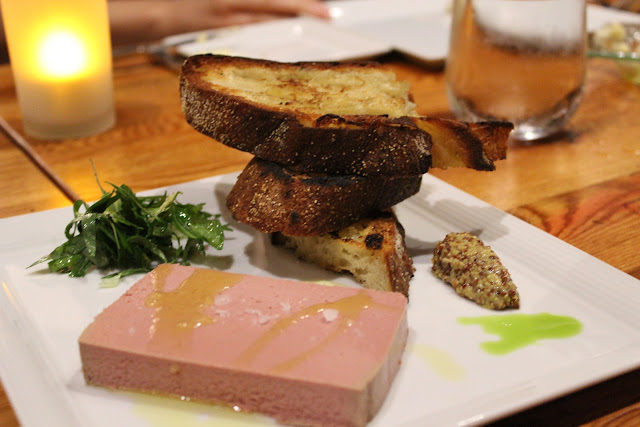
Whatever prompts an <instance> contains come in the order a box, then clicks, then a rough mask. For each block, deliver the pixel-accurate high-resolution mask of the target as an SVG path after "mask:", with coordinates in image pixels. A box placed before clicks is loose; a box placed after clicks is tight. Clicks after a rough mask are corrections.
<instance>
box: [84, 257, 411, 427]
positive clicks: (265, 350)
mask: <svg viewBox="0 0 640 427" xmlns="http://www.w3.org/2000/svg"><path fill="white" fill-rule="evenodd" d="M406 306H407V300H406V298H405V297H404V296H403V295H402V294H400V293H393V292H381V291H372V290H366V289H355V288H347V287H339V286H324V285H318V284H313V283H306V282H296V281H291V280H281V279H271V278H266V277H256V276H250V275H244V274H231V273H225V272H220V271H215V270H208V269H199V268H195V267H184V266H179V265H170V264H163V265H160V266H159V267H157V268H156V269H155V270H154V271H152V272H151V273H149V274H147V275H146V276H144V277H143V278H142V279H141V280H140V281H139V282H137V283H136V284H135V285H133V286H132V287H131V288H130V289H129V290H128V291H127V292H126V293H125V294H124V295H123V296H121V297H120V298H119V299H118V300H117V301H116V302H114V303H113V304H112V305H110V306H109V307H107V308H106V309H105V310H104V311H103V312H102V313H100V314H99V315H98V316H97V317H96V318H95V320H94V321H93V323H91V324H90V325H89V326H88V327H87V328H86V329H85V331H84V332H83V333H82V335H81V337H80V339H79V343H80V355H81V359H82V368H83V372H84V376H85V379H86V381H87V383H89V384H94V385H99V386H104V387H108V388H116V389H128V390H139V391H145V392H152V393H162V394H167V395H174V396H187V397H190V398H192V399H195V400H201V401H209V402H216V403H223V404H226V405H230V406H234V407H237V408H240V409H241V410H243V411H253V412H260V413H263V414H266V415H269V416H272V417H274V418H275V419H276V420H278V421H279V422H281V423H285V424H296V425H323V426H326V425H345V426H346V425H349V426H352V425H364V424H366V422H367V421H368V420H370V419H371V418H373V416H374V415H375V414H376V413H377V411H378V410H379V408H380V406H381V405H382V402H383V401H384V399H385V397H386V395H387V392H388V390H389V388H390V386H391V383H392V381H393V379H394V377H395V374H396V372H397V370H398V368H399V365H400V361H401V358H402V353H403V351H404V347H405V343H406V339H407V319H406Z"/></svg>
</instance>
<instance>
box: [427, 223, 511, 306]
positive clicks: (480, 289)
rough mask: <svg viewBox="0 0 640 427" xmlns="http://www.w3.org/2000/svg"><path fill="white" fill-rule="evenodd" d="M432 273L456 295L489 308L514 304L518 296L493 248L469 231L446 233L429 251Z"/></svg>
mask: <svg viewBox="0 0 640 427" xmlns="http://www.w3.org/2000/svg"><path fill="white" fill-rule="evenodd" d="M432 271H433V274H434V275H435V276H436V277H438V278H440V279H442V280H444V281H445V282H447V283H449V284H451V286H453V289H455V291H456V293H457V294H458V295H461V296H463V297H465V298H468V299H470V300H472V301H475V302H476V303H477V304H479V305H481V306H482V307H485V308H488V309H492V310H502V309H505V308H518V307H519V306H520V296H519V295H518V289H517V288H516V285H515V284H514V283H513V281H512V280H511V275H510V274H509V271H508V270H507V269H506V268H505V267H504V266H503V265H502V263H501V262H500V259H499V258H498V256H497V255H496V254H495V252H493V250H492V249H491V248H490V247H489V246H486V245H485V244H484V243H482V241H481V240H480V239H478V238H477V237H476V236H474V235H473V234H471V233H466V232H464V233H449V234H447V235H446V236H445V238H444V239H443V240H442V241H441V242H438V244H437V245H436V247H435V249H434V252H433V267H432Z"/></svg>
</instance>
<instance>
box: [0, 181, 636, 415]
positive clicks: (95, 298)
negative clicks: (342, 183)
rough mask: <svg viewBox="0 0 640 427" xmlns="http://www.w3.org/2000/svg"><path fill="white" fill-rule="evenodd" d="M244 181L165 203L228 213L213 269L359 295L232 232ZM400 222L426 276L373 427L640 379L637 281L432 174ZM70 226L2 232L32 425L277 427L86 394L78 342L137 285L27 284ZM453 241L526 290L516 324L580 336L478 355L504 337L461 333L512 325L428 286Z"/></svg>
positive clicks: (55, 221)
mask: <svg viewBox="0 0 640 427" xmlns="http://www.w3.org/2000/svg"><path fill="white" fill-rule="evenodd" d="M236 176H237V175H236V174H231V175H223V176H217V177H212V178H208V179H204V180H200V181H194V182H189V183H185V184H180V185H176V186H173V187H170V188H168V189H167V191H170V192H171V191H176V190H178V191H181V192H182V194H181V195H180V196H179V201H180V202H182V203H201V202H203V203H205V209H206V210H207V211H208V212H211V213H217V212H221V213H222V214H223V219H224V220H225V221H226V222H229V223H230V224H231V225H232V227H233V232H230V233H227V234H226V241H225V246H224V249H223V250H222V251H215V250H210V251H209V253H210V255H212V257H211V258H210V260H209V261H210V263H211V264H210V266H213V267H216V268H219V269H223V270H226V271H231V272H237V273H249V274H257V275H264V276H272V277H283V278H291V279H299V280H330V281H335V282H340V283H343V284H345V285H349V286H356V284H355V282H354V281H353V280H352V279H351V278H350V277H348V276H346V275H337V274H334V273H331V272H328V271H324V270H322V269H319V268H316V267H314V266H312V265H310V264H307V263H304V262H301V261H299V260H297V259H296V258H295V257H294V256H293V255H292V254H291V253H289V252H288V251H286V250H284V249H282V248H275V247H272V246H271V244H270V243H269V239H268V237H267V236H265V235H263V234H261V233H258V232H256V231H254V230H253V229H251V228H249V227H247V226H244V225H241V224H237V223H235V222H234V221H233V220H232V219H231V215H230V213H229V212H228V211H227V210H226V208H225V207H224V206H225V203H224V200H225V198H226V194H227V193H228V191H229V190H230V188H231V186H232V185H233V183H234V182H235V179H236ZM164 191H165V189H158V190H154V191H150V192H148V193H150V194H161V193H163V192H164ZM396 212H397V215H398V217H399V219H400V221H401V222H402V224H403V225H404V227H405V229H406V234H407V246H408V248H409V252H410V254H411V255H412V256H413V259H414V264H415V267H416V273H415V276H414V277H413V279H412V280H411V288H410V301H409V308H408V321H409V328H410V333H409V341H408V344H407V349H406V351H405V355H404V359H403V363H402V366H401V367H400V371H399V373H398V376H397V378H396V380H395V382H394V384H393V386H392V388H391V391H390V393H389V395H388V396H387V399H386V401H385V403H384V405H383V407H382V409H381V411H380V413H379V414H378V415H377V416H376V418H375V419H374V420H373V422H372V423H371V426H385V427H386V426H398V427H399V426H402V427H405V426H406V427H409V426H423V425H437V426H440V425H477V424H484V423H486V422H489V421H491V420H495V419H497V418H500V417H503V416H506V415H509V414H511V413H514V412H517V411H520V410H523V409H526V408H528V407H531V406H533V405H535V404H538V403H542V402H545V401H548V400H550V399H553V398H555V397H558V396H561V395H563V394H566V393H569V392H572V391H574V390H577V389H579V388H582V387H586V386H588V385H591V384H594V383H596V382H598V381H602V380H604V379H607V378H610V377H612V376H615V375H618V374H622V373H625V372H627V371H630V370H632V369H635V368H638V367H639V366H640V310H638V307H639V306H640V281H638V280H637V279H635V278H633V277H631V276H629V275H627V274H625V273H623V272H621V271H620V270H617V269H615V268H613V267H611V266H610V265H607V264H605V263H604V262H602V261H600V260H598V259H596V258H594V257H592V256H590V255H588V254H586V253H584V252H582V251H580V250H578V249H576V248H575V247H573V246H570V245H568V244H566V243H564V242H562V241H561V240H559V239H557V238H555V237H553V236H551V235H549V234H547V233H545V232H543V231H541V230H539V229H537V228H535V227H533V226H531V225H529V224H527V223H525V222H523V221H521V220H519V219H517V218H515V217H513V216H511V215H509V214H507V213H505V212H502V211H500V210H498V209H495V208H493V207H491V206H489V205H487V204H486V203H484V202H482V201H480V200H478V199H476V198H474V197H472V196H470V195H468V194H466V193H464V192H462V191H460V190H458V189H456V188H454V187H452V186H450V185H448V184H446V183H444V182H443V181H440V180H439V179H437V178H435V177H433V176H431V175H428V174H427V175H425V177H424V179H423V184H422V189H421V190H420V192H419V193H418V194H417V195H415V196H414V197H412V198H410V199H408V200H406V201H404V202H402V203H400V204H399V205H397V206H396ZM72 216H73V214H72V209H71V207H69V208H63V209H57V210H52V211H45V212H39V213H34V214H29V215H24V216H17V217H11V218H6V219H2V220H0V236H2V239H0V377H1V378H2V382H3V384H4V387H5V389H6V391H7V394H8V396H9V398H10V400H11V402H12V405H13V407H14V408H15V410H16V412H17V414H18V417H19V418H20V421H21V422H22V423H23V425H24V426H25V427H31V426H38V427H39V426H42V425H47V426H58V425H60V426H65V427H73V426H74V425H81V426H83V427H86V426H89V427H92V426H105V427H106V426H109V427H110V426H114V425H122V426H167V425H189V424H190V423H191V425H193V423H196V425H200V424H203V423H205V422H211V423H212V424H214V425H216V424H215V423H216V422H217V423H218V424H217V425H225V426H234V425H235V426H237V425H245V426H246V425H264V424H268V423H269V422H270V421H269V420H265V419H264V418H261V417H255V416H245V415H239V414H233V413H231V414H230V411H222V410H220V408H219V407H216V406H211V405H194V404H192V403H190V402H181V401H179V400H177V399H168V398H159V397H150V396H144V395H141V394H137V393H128V392H114V391H109V390H105V389H101V388H97V387H90V386H86V385H85V383H84V380H83V378H82V374H81V364H80V358H79V352H78V345H77V339H78V337H79V335H80V333H81V332H82V330H83V329H84V328H85V327H86V326H87V325H88V324H89V323H90V322H91V320H92V319H93V317H94V316H95V315H97V314H98V313H99V312H100V311H101V310H102V309H103V308H104V307H106V306H107V305H109V304H110V303H111V302H113V301H114V300H115V299H117V298H118V297H119V296H120V295H122V294H123V293H124V292H125V290H126V289H127V288H128V287H129V286H130V285H132V284H133V282H134V281H135V280H136V279H137V277H135V278H133V277H130V278H127V279H126V280H125V281H124V282H123V283H121V284H120V285H119V286H118V287H116V288H111V289H99V288H98V283H99V280H100V274H99V273H98V272H92V273H90V274H89V275H87V276H86V277H84V278H75V279H74V278H69V277H67V276H65V275H58V274H49V273H46V272H45V270H44V268H42V267H38V268H32V269H29V270H27V269H26V267H27V265H29V264H30V263H31V262H32V261H34V260H36V259H38V258H40V257H41V256H43V255H45V254H47V253H49V252H50V251H51V250H52V249H53V248H54V247H56V246H57V245H59V244H60V243H62V241H63V240H64V234H63V231H64V227H65V225H66V224H67V222H68V221H69V220H70V219H71V218H72ZM451 231H473V232H474V233H476V234H477V235H478V236H479V237H480V238H481V239H482V240H483V241H484V242H485V243H486V244H488V245H490V246H491V247H492V248H493V249H494V250H495V252H496V253H497V254H498V255H499V256H500V258H501V260H502V262H503V264H504V265H505V266H506V267H507V268H508V269H509V271H510V273H511V276H512V278H513V280H514V282H515V283H516V284H517V286H518V289H519V293H520V297H521V306H520V309H519V310H518V311H515V312H517V313H522V314H537V313H545V312H546V313H552V314H557V315H564V316H570V317H573V318H575V319H577V320H578V321H580V322H581V323H582V326H583V330H582V332H581V333H580V334H579V335H576V336H573V337H571V338H565V339H556V340H551V339H549V340H543V341H540V342H538V343H537V344H536V345H529V346H527V347H524V348H521V349H519V350H516V351H514V352H512V353H508V354H505V355H502V356H495V355H490V354H487V353H485V352H484V351H482V349H481V348H480V345H481V343H482V342H485V341H491V340H494V339H495V337H494V336H493V335H489V334H487V333H484V332H483V331H482V329H480V328H479V327H477V326H465V325H461V324H460V323H459V322H458V319H459V318H460V317H484V316H490V315H496V314H497V315H503V314H512V313H514V311H509V312H508V313H496V312H493V311H490V310H486V309H483V308H481V307H479V306H477V305H475V304H474V303H473V302H471V301H468V300H466V299H463V298H461V297H459V296H457V295H456V294H455V293H454V291H453V290H452V288H451V287H450V286H448V285H446V284H445V283H443V282H441V281H440V280H438V279H436V278H435V277H434V276H433V275H432V274H431V271H430V267H431V253H432V251H433V247H434V245H435V242H436V241H438V240H440V239H442V238H443V237H444V236H445V235H446V234H447V233H449V232H451ZM433 358H435V359H438V360H439V361H440V362H441V363H444V364H445V365H448V366H449V368H451V367H452V366H453V367H455V370H456V373H457V375H453V376H451V375H444V374H443V372H442V369H440V368H441V367H440V368H439V367H438V364H437V363H436V364H434V363H433ZM445 374H446V372H445ZM584 404H585V405H589V404H590V402H584Z"/></svg>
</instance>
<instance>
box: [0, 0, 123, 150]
mask: <svg viewBox="0 0 640 427" xmlns="http://www.w3.org/2000/svg"><path fill="white" fill-rule="evenodd" d="M0 5H1V6H2V19H3V21H4V27H5V35H6V38H7V44H8V47H9V58H10V61H11V69H12V71H13V78H14V81H15V86H16V92H17V95H18V102H19V105H20V110H21V112H22V122H23V125H24V130H25V133H26V134H27V135H29V136H33V137H35V138H40V139H65V138H77V137H83V136H88V135H93V134H96V133H100V132H102V131H105V130H107V129H109V128H110V127H112V126H113V124H114V123H115V111H114V103H113V81H112V70H111V68H112V67H111V41H110V35H109V19H108V14H107V4H106V0H56V1H51V0H0Z"/></svg>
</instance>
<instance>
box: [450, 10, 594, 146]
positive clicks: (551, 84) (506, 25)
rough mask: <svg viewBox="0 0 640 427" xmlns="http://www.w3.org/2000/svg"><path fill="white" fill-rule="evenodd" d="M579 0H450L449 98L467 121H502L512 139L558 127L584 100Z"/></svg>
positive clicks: (583, 37) (582, 26)
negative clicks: (506, 123) (509, 126)
mask: <svg viewBox="0 0 640 427" xmlns="http://www.w3.org/2000/svg"><path fill="white" fill-rule="evenodd" d="M585 15H586V6H585V1H584V0H454V5H453V19H452V27H451V38H450V44H449V55H448V58H447V63H446V71H445V73H446V86H447V96H448V98H449V103H450V104H451V109H452V110H453V112H454V114H455V115H456V116H457V117H458V118H460V119H462V120H466V121H487V120H500V121H509V122H512V123H513V124H514V126H515V128H514V131H513V132H512V137H513V138H515V139H519V140H526V141H528V140H535V139H539V138H543V137H546V136H549V135H552V134H554V133H556V132H557V131H559V130H560V129H562V127H563V126H564V125H565V124H566V122H567V120H568V119H569V117H570V116H571V115H572V114H573V113H574V111H575V110H576V108H577V107H578V105H579V103H580V100H581V98H582V92H583V87H584V80H585V64H586V41H587V37H586V31H585Z"/></svg>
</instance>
